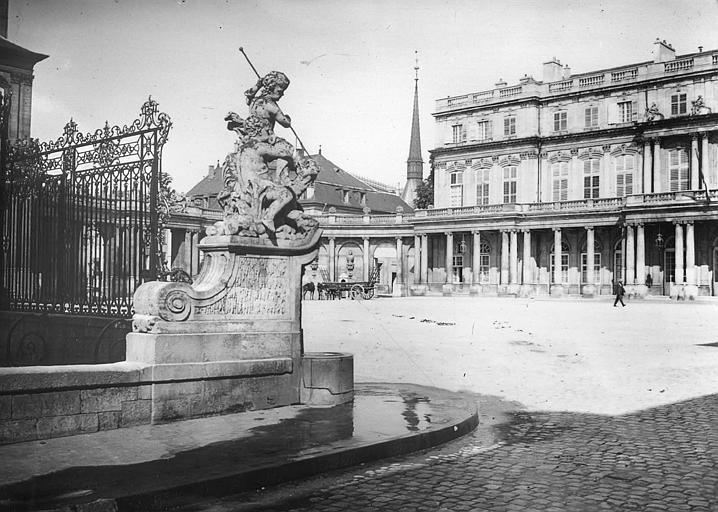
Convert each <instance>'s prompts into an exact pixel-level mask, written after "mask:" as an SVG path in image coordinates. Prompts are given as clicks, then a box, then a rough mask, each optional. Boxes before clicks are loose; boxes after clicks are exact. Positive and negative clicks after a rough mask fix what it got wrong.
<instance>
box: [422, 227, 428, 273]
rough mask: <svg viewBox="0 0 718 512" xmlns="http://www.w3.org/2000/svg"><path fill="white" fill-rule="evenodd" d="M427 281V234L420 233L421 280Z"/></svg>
mask: <svg viewBox="0 0 718 512" xmlns="http://www.w3.org/2000/svg"><path fill="white" fill-rule="evenodd" d="M428 281H429V235H421V282H422V283H423V284H428Z"/></svg>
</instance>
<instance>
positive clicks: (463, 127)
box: [461, 124, 466, 142]
mask: <svg viewBox="0 0 718 512" xmlns="http://www.w3.org/2000/svg"><path fill="white" fill-rule="evenodd" d="M461 142H466V125H465V124H462V125H461Z"/></svg>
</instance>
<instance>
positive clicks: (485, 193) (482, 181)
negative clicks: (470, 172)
mask: <svg viewBox="0 0 718 512" xmlns="http://www.w3.org/2000/svg"><path fill="white" fill-rule="evenodd" d="M490 180H491V169H479V170H478V171H477V172H476V204H489V181H490Z"/></svg>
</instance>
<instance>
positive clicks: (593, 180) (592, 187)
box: [583, 158, 601, 199]
mask: <svg viewBox="0 0 718 512" xmlns="http://www.w3.org/2000/svg"><path fill="white" fill-rule="evenodd" d="M600 179H601V162H600V161H599V160H598V159H596V158H591V159H590V160H585V161H584V162H583V198H584V199H596V198H598V192H599V182H600Z"/></svg>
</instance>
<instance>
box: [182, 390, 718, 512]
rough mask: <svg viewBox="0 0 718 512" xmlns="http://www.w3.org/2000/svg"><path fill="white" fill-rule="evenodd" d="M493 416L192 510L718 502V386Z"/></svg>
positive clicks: (667, 507) (706, 505)
mask: <svg viewBox="0 0 718 512" xmlns="http://www.w3.org/2000/svg"><path fill="white" fill-rule="evenodd" d="M480 405H482V406H483V407H482V409H485V405H484V404H480ZM504 408H505V409H506V407H504ZM509 409H511V408H509ZM483 420H484V421H486V418H484V419H483ZM489 423H494V424H493V425H491V426H488V427H487V426H486V425H484V427H483V428H482V427H480V428H479V430H478V431H477V433H476V434H474V435H472V436H467V437H466V438H464V439H461V440H457V441H454V442H452V443H450V444H447V445H445V446H443V447H439V448H437V449H435V450H429V451H426V452H423V453H420V454H415V455H412V456H407V457H401V458H395V459H391V460H387V461H383V462H381V463H378V464H375V465H373V466H369V467H368V466H364V467H362V468H355V469H354V470H350V471H343V472H338V473H335V474H332V475H329V476H324V477H320V478H315V479H313V480H307V481H304V482H300V483H296V484H288V485H286V486H282V487H280V488H273V489H268V490H264V491H260V492H258V493H254V494H244V495H238V496H233V497H228V498H226V499H224V500H221V501H217V502H214V503H206V504H204V505H195V506H192V507H189V508H188V510H204V511H207V512H209V511H211V512H224V511H229V510H234V511H248V510H263V511H282V512H288V511H297V512H298V511H310V510H311V511H317V512H321V511H327V512H329V511H332V512H333V511H345V510H352V511H361V510H377V511H392V512H396V511H432V512H435V511H440V512H449V511H456V512H458V511H491V512H499V511H502V512H503V511H547V512H549V511H571V512H576V511H586V512H589V511H590V512H593V511H602V510H607V511H617V512H618V511H621V512H622V511H634V510H635V511H695V512H698V511H716V510H718V395H711V396H705V397H701V398H696V399H692V400H688V401H685V402H681V403H676V404H671V405H666V406H661V407H656V408H652V409H647V410H644V411H641V412H637V413H634V414H627V415H621V416H615V417H614V416H602V415H594V414H576V413H568V412H526V411H521V410H507V411H506V412H505V413H504V415H503V418H501V419H500V420H496V421H495V422H491V421H490V420H489Z"/></svg>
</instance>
